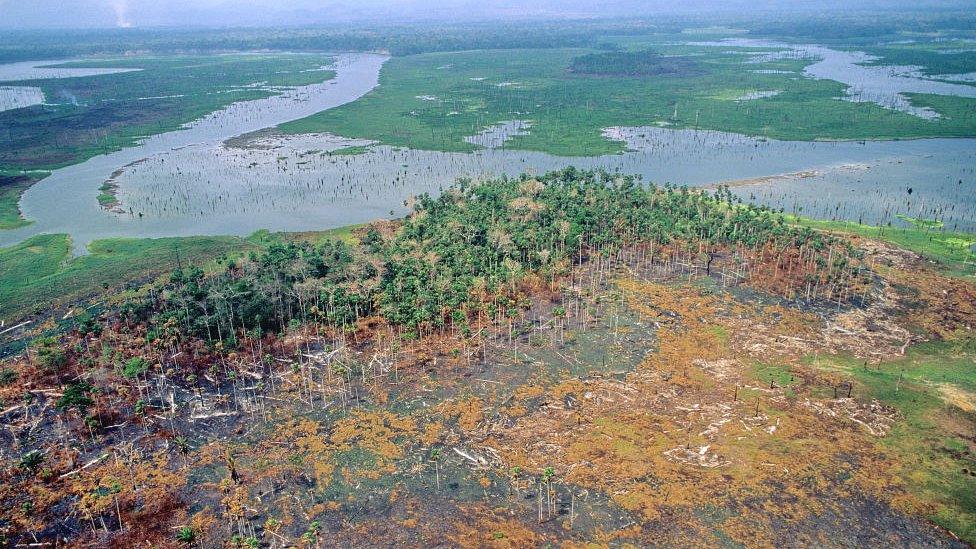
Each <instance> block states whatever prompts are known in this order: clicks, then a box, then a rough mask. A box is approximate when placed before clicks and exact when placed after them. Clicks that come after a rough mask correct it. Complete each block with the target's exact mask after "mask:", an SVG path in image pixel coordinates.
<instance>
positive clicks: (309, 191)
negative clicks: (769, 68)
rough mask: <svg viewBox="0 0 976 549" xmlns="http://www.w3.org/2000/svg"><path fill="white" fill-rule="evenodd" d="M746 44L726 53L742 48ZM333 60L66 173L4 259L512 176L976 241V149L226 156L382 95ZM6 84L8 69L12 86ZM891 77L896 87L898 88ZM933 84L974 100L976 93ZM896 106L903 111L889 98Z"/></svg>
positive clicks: (387, 203)
mask: <svg viewBox="0 0 976 549" xmlns="http://www.w3.org/2000/svg"><path fill="white" fill-rule="evenodd" d="M740 42H742V41H723V42H717V43H715V44H716V45H724V46H726V47H728V46H731V45H745V44H744V43H740ZM748 44H749V45H751V46H752V47H758V46H759V45H765V46H768V45H769V44H770V43H768V42H759V41H748ZM791 47H792V48H796V47H795V46H791ZM818 48H819V47H818ZM823 50H825V51H827V52H834V53H823V52H819V50H818V51H813V50H809V49H808V50H806V51H805V53H797V54H796V55H810V56H814V57H816V56H817V55H821V54H823V55H825V56H829V57H830V61H828V60H827V59H826V58H825V59H823V60H822V61H820V62H815V63H814V64H813V65H810V66H809V67H808V68H807V71H808V73H809V74H808V76H810V77H817V78H826V77H837V78H834V79H838V80H841V78H839V77H838V76H845V75H836V74H833V71H839V70H840V69H839V68H838V67H839V66H840V65H839V63H841V61H843V60H845V59H846V60H847V61H846V62H847V66H848V69H847V70H848V73H847V74H846V77H845V78H844V79H843V80H841V81H845V82H847V83H848V84H849V85H851V86H859V87H858V88H857V89H859V90H861V92H866V90H878V89H883V90H884V91H885V93H886V94H889V95H891V96H900V94H901V93H902V92H904V91H911V90H909V89H907V88H906V86H903V85H901V82H902V81H901V80H899V79H901V78H903V77H901V76H890V77H887V80H885V79H884V78H880V77H879V78H880V79H879V78H875V77H871V78H868V77H866V76H864V73H863V72H862V69H864V70H868V71H869V72H870V74H874V72H875V71H874V68H873V67H862V66H860V65H856V61H857V60H858V59H861V58H860V57H859V56H853V57H851V56H850V55H848V52H836V51H835V50H828V49H826V48H823ZM760 54H761V55H766V54H768V52H766V53H757V55H760ZM834 54H837V55H836V56H835V55H834ZM852 55H853V54H852ZM336 59H337V61H336V66H335V67H334V68H335V70H336V77H335V78H334V79H333V80H330V81H327V82H324V83H321V84H315V85H312V86H302V87H297V88H293V89H287V90H284V91H283V93H282V94H281V95H279V96H275V97H270V98H266V99H261V100H257V101H249V102H241V103H237V104H234V105H231V106H229V107H227V108H225V109H222V110H220V111H217V112H215V113H212V114H210V115H208V116H206V117H204V118H202V119H200V120H198V121H196V122H193V123H191V124H188V125H187V126H185V127H184V128H183V129H181V130H179V131H175V132H169V133H165V134H160V135H156V136H152V137H149V138H147V139H145V140H144V141H143V142H142V143H141V144H140V145H138V146H136V147H132V148H129V149H125V150H122V151H119V152H116V153H112V154H108V155H103V156H99V157H95V158H92V159H91V160H89V161H87V162H84V163H81V164H77V165H74V166H70V167H67V168H64V169H61V170H57V171H56V172H54V173H53V174H52V175H51V176H50V177H48V178H47V179H45V180H44V181H42V182H41V183H39V184H37V185H35V186H34V187H32V188H31V189H29V190H28V191H27V193H26V194H25V195H24V197H23V199H22V201H21V209H22V211H23V212H24V214H25V216H26V217H27V218H28V219H30V220H32V221H34V223H32V224H31V225H30V226H27V227H24V228H21V229H16V230H12V231H0V246H8V245H11V244H14V243H17V242H20V241H22V240H24V239H26V238H28V237H30V236H32V235H35V234H39V233H67V234H69V235H71V237H72V241H73V245H74V249H75V252H76V253H85V250H86V247H87V244H88V243H89V242H91V241H92V240H96V239H101V238H108V237H164V236H189V235H203V234H232V235H247V234H250V233H252V232H254V231H256V230H259V229H270V230H273V231H304V230H321V229H326V228H331V227H337V226H342V225H348V224H354V223H363V222H367V221H371V220H375V219H377V218H383V217H396V216H400V215H403V214H404V213H405V212H406V211H407V207H406V204H407V203H408V202H409V200H410V198H411V197H412V196H415V195H418V194H420V193H431V194H437V193H438V192H440V191H441V190H443V189H444V188H446V187H447V186H449V185H451V184H452V183H453V182H454V181H455V180H456V179H457V178H459V177H467V178H471V179H476V180H477V179H485V178H489V177H495V176H500V175H509V176H515V175H518V174H520V173H523V172H529V173H533V172H535V173H542V172H545V171H549V170H554V169H561V168H564V167H566V166H570V165H572V166H576V167H578V168H581V169H592V168H601V169H606V170H610V171H619V172H621V173H626V174H638V175H640V176H641V177H642V178H643V180H644V181H645V182H654V183H658V184H665V183H675V184H681V185H690V186H708V185H714V184H717V183H721V182H730V181H731V182H734V187H733V191H734V192H735V193H736V194H738V195H739V196H741V197H743V198H744V199H747V200H753V201H757V202H760V203H763V204H767V205H770V206H772V207H775V208H782V209H784V210H785V211H788V212H792V213H799V214H802V215H806V216H812V217H820V218H825V219H842V218H843V219H851V220H854V221H860V222H863V223H889V222H891V223H894V224H899V223H903V221H902V220H900V219H899V217H898V215H904V216H910V217H924V218H937V219H940V220H942V221H944V223H945V226H946V227H947V228H949V229H960V230H976V192H974V189H976V173H974V171H976V140H974V139H920V140H911V141H868V142H788V141H776V140H770V139H764V138H752V137H747V136H743V135H738V134H730V133H724V132H716V131H702V130H675V129H668V128H660V127H640V128H608V129H607V130H606V131H605V136H606V137H607V138H608V139H613V140H618V141H623V142H625V143H626V144H627V147H628V149H629V151H628V152H626V153H623V154H617V155H607V156H597V157H560V156H555V155H550V154H546V153H540V152H531V151H521V150H512V149H509V148H506V146H505V144H506V141H507V140H508V139H510V138H512V137H513V136H518V135H521V134H524V133H525V132H527V131H531V121H530V120H510V121H506V122H503V123H500V124H497V125H495V126H492V127H489V128H486V129H485V130H484V131H482V132H480V133H479V134H477V135H473V136H471V137H469V138H468V142H470V143H473V144H476V145H479V146H480V147H482V149H480V150H478V151H475V152H473V153H445V152H435V151H423V150H410V149H401V148H394V147H389V146H385V145H379V144H375V143H371V142H369V141H364V140H356V139H347V138H343V137H338V136H335V135H329V134H309V135H298V136H281V135H277V134H274V133H264V134H262V135H260V136H259V137H255V138H252V139H237V140H234V141H233V142H232V143H233V144H228V143H226V141H227V140H228V139H231V138H234V137H237V136H240V135H242V134H247V133H250V132H254V131H256V130H260V129H264V128H269V127H274V126H276V125H278V124H281V123H283V122H286V121H290V120H295V119H299V118H303V117H306V116H309V115H311V114H314V113H316V112H320V111H322V110H325V109H329V108H333V107H336V106H338V105H342V104H344V103H348V102H350V101H353V100H355V99H358V98H359V97H361V96H363V95H365V94H366V93H368V92H369V91H370V90H371V89H373V88H374V87H375V86H376V85H377V84H378V76H379V71H380V68H381V66H382V64H383V63H384V61H385V60H386V57H384V56H381V55H373V54H341V55H338V56H336ZM818 65H820V67H819V68H812V69H811V67H817V66H818ZM851 67H858V68H855V69H851ZM851 71H853V73H851ZM3 74H4V73H3V71H2V70H0V78H3ZM831 75H833V76H831ZM892 78H894V79H896V80H894V82H895V83H897V84H898V85H889V84H890V83H891V79H892ZM884 82H888V83H884ZM926 83H929V84H931V85H932V86H958V87H962V88H965V89H966V90H968V92H969V93H972V94H974V95H976V88H974V87H971V86H965V85H953V84H946V83H944V82H933V81H926ZM852 89H853V88H852ZM940 89H943V91H946V92H948V91H950V90H949V89H948V88H940ZM954 89H955V88H953V90H954ZM861 92H859V93H861ZM928 92H930V93H932V90H931V89H930V90H928ZM858 97H861V96H858ZM852 98H856V97H854V96H852ZM749 100H757V101H761V100H762V98H749ZM885 101H888V106H891V107H892V108H897V106H898V105H897V101H894V100H891V99H890V97H889V99H885ZM892 101H894V102H892ZM350 147H357V148H356V149H350ZM361 148H365V152H360V151H361ZM350 151H351V152H359V154H349V152H350ZM770 176H773V177H770ZM109 180H111V183H112V186H113V187H114V189H115V195H116V198H117V200H118V205H116V206H114V207H113V208H112V209H111V210H106V209H104V208H102V207H100V206H99V204H98V202H97V201H96V198H95V197H96V195H97V194H98V189H99V187H100V186H102V185H103V184H104V183H105V182H106V181H109Z"/></svg>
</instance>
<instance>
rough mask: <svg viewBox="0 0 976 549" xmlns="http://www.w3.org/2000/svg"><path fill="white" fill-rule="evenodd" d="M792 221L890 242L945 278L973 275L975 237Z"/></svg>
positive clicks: (948, 233) (804, 220) (975, 267)
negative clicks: (935, 266) (941, 269)
mask: <svg viewBox="0 0 976 549" xmlns="http://www.w3.org/2000/svg"><path fill="white" fill-rule="evenodd" d="M792 221H794V222H796V223H797V224H799V225H803V226H806V227H811V228H814V229H820V230H825V231H831V232H836V233H844V234H853V235H858V236H862V237H865V238H873V239H877V240H883V241H886V242H890V243H892V244H895V245H897V246H899V247H902V248H905V249H907V250H911V251H913V252H915V253H918V254H920V255H922V256H924V257H926V258H928V259H931V260H933V261H936V262H939V263H942V264H943V265H944V266H945V268H946V271H947V273H948V274H952V275H954V276H961V277H972V276H974V275H976V253H974V252H973V251H972V246H973V245H974V244H976V234H972V233H953V232H948V231H943V230H939V229H928V228H905V227H878V226H874V225H860V224H858V223H854V222H852V221H820V220H814V219H806V218H796V217H793V218H792ZM923 224H924V223H923Z"/></svg>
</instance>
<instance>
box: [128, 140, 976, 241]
mask: <svg viewBox="0 0 976 549" xmlns="http://www.w3.org/2000/svg"><path fill="white" fill-rule="evenodd" d="M508 127H509V128H511V127H512V126H511V125H509V126H508ZM496 129H497V128H496ZM606 135H607V136H608V137H610V138H612V139H619V140H623V141H626V142H627V145H628V147H629V148H630V149H632V151H631V152H628V153H625V154H621V155H608V156H600V157H589V158H579V157H574V158H567V157H559V156H553V155H549V154H545V153H538V152H528V151H515V150H505V149H501V148H495V149H485V150H481V151H477V152H475V153H444V152H434V151H419V150H411V149H399V148H393V147H388V146H380V145H373V146H372V147H370V148H369V149H368V151H367V152H365V153H362V154H358V155H353V156H350V155H332V154H330V151H334V150H337V149H341V148H345V147H349V146H353V145H364V144H369V142H368V141H363V140H350V139H345V138H341V137H336V136H333V135H321V134H320V135H300V136H287V137H270V138H264V139H262V140H261V141H259V142H256V143H252V146H251V147H250V148H246V149H239V148H228V147H225V146H221V145H213V144H211V145H200V146H193V147H188V148H185V149H181V150H179V151H170V152H166V153H163V154H160V155H157V156H154V157H151V158H148V159H146V160H145V161H144V162H141V163H139V164H136V165H133V166H132V167H130V168H128V169H127V170H125V171H124V173H123V174H122V175H121V176H119V178H118V183H119V184H120V192H119V198H120V200H121V202H122V204H123V210H124V211H125V212H126V213H125V215H124V217H130V218H132V219H135V220H143V221H144V220H146V219H153V220H172V222H173V223H174V224H177V223H186V222H190V223H192V224H196V223H207V224H213V223H218V222H219V223H220V225H221V226H222V229H221V232H225V233H234V234H247V233H250V232H252V231H254V230H256V229H259V228H271V229H275V230H291V231H298V230H308V229H314V228H321V227H324V226H335V225H343V224H350V223H361V222H365V221H370V220H373V219H376V218H378V217H387V216H391V215H393V216H398V215H402V214H403V213H404V212H405V207H404V205H403V204H404V201H405V200H407V199H408V198H409V197H411V196H413V195H416V194H419V193H423V192H428V193H432V194H436V193H438V192H439V191H440V190H442V189H444V188H445V187H447V186H449V185H451V183H452V182H453V181H454V180H455V179H457V178H458V177H467V178H471V179H475V180H480V179H486V178H490V177H494V176H498V175H502V174H505V175H510V176H515V175H518V174H520V173H522V172H530V173H542V172H545V171H549V170H555V169H561V168H564V167H566V166H568V165H574V166H576V167H578V168H583V169H589V168H603V169H607V170H610V171H620V172H622V173H628V174H631V173H632V174H640V175H641V176H642V177H643V178H644V180H645V181H653V182H657V183H662V184H663V183H667V182H676V183H680V184H688V185H707V184H712V183H717V182H722V181H729V180H741V179H750V178H757V177H761V176H764V175H768V174H777V173H791V172H797V171H800V170H808V171H807V172H806V173H804V174H803V175H804V176H803V177H787V178H783V180H782V181H780V180H779V179H777V180H775V181H769V180H766V181H763V182H761V184H760V183H756V184H752V185H743V186H737V187H735V189H734V190H735V192H736V193H737V194H739V195H740V196H743V197H746V198H749V197H754V198H755V199H756V200H758V201H760V202H763V203H766V204H769V205H772V206H775V207H777V208H779V207H783V208H785V209H787V210H789V211H794V210H795V211H798V213H804V214H807V215H818V216H822V217H825V218H831V217H835V216H842V217H847V218H852V219H855V220H857V219H860V220H862V221H865V222H874V223H886V222H888V221H897V219H896V218H895V214H898V213H902V214H905V215H911V216H920V217H939V218H940V219H945V220H946V224H947V225H948V226H959V227H967V228H973V224H972V221H973V220H974V218H976V215H974V213H976V212H974V205H976V204H974V202H976V197H974V196H973V193H972V192H971V191H972V189H973V183H974V174H973V167H974V166H976V146H974V141H973V140H952V139H941V140H918V141H901V142H869V143H864V144H859V143H854V142H842V143H825V142H784V141H774V140H764V139H755V138H750V137H746V136H742V135H738V134H729V133H724V132H715V131H695V130H671V129H663V128H652V127H647V128H611V129H608V130H607V131H606ZM492 143H493V144H496V145H497V144H500V142H499V141H498V140H495V141H492ZM160 181H165V182H166V184H165V185H160V184H159V182H160ZM774 183H775V184H774ZM909 187H911V188H912V193H911V194H908V193H907V189H908V188H909ZM967 191H968V192H967ZM838 202H839V204H838ZM801 208H802V210H801Z"/></svg>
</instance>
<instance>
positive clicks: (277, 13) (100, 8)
mask: <svg viewBox="0 0 976 549" xmlns="http://www.w3.org/2000/svg"><path fill="white" fill-rule="evenodd" d="M848 4H849V3H848V2H844V1H841V0H826V1H823V0H821V1H816V0H756V1H746V0H730V1H725V2H716V1H714V0H688V1H686V2H682V3H680V5H675V4H674V3H672V2H666V1H661V0H653V1H641V0H608V1H606V2H602V3H594V2H586V1H582V0H563V1H559V0H532V1H528V2H526V1H517V0H437V1H434V2H429V1H428V2H425V1H423V0H357V1H351V0H336V1H327V2H321V1H315V0H277V1H276V0H237V1H233V0H192V1H191V0H155V1H153V0H76V1H74V2H71V3H70V4H68V5H65V3H64V2H62V1H61V0H36V1H34V2H30V3H24V2H19V1H17V0H0V27H3V28H8V29H37V28H79V29H85V28H129V27H266V26H296V25H322V24H330V23H331V24H350V23H371V24H375V23H413V22H424V21H464V22H472V21H497V20H531V19H586V18H607V17H627V16H634V17H641V16H652V15H664V14H675V15H679V14H680V15H686V14H708V13H715V14H726V15H728V14H734V15H739V16H741V15H743V14H744V13H747V12H752V13H767V14H768V13H777V12H778V13H814V12H815V13H820V14H823V13H824V12H837V13H846V12H856V11H866V10H883V9H891V10H920V9H929V10H931V9H957V10H962V9H976V0H923V1H920V2H907V1H896V2H891V1H883V0H873V1H868V2H861V3H859V4H858V6H857V7H856V8H855V9H853V10H852V9H849V8H847V7H846V6H847V5H848Z"/></svg>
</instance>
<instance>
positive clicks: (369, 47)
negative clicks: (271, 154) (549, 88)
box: [0, 21, 682, 62]
mask: <svg viewBox="0 0 976 549" xmlns="http://www.w3.org/2000/svg"><path fill="white" fill-rule="evenodd" d="M681 28H682V24H680V23H677V22H672V23H666V22H660V21H656V22H653V23H652V22H645V21H604V22H599V23H594V22H586V23H574V22H558V23H556V22H553V23H539V22H536V23H533V24H528V23H497V22H496V23H491V24H487V23H485V24H457V25H444V26H401V27H376V28H356V29H349V28H343V29H339V28H311V27H310V28H289V29H222V30H178V29H168V30H167V29H147V30H143V29H107V30H97V31H96V30H87V31H58V32H53V31H11V32H4V33H2V35H0V62H12V61H19V60H28V59H31V60H32V59H55V58H66V57H76V56H80V55H94V54H104V55H120V54H126V53H131V52H151V53H186V52H211V51H241V50H262V49H267V50H292V51H387V52H390V53H391V54H393V55H412V54H418V53H427V52H436V51H458V50H471V49H518V48H562V47H590V46H594V45H596V44H597V43H599V42H600V41H601V39H602V37H605V36H606V35H607V34H624V35H641V34H648V33H655V32H675V31H680V29H681Z"/></svg>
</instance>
